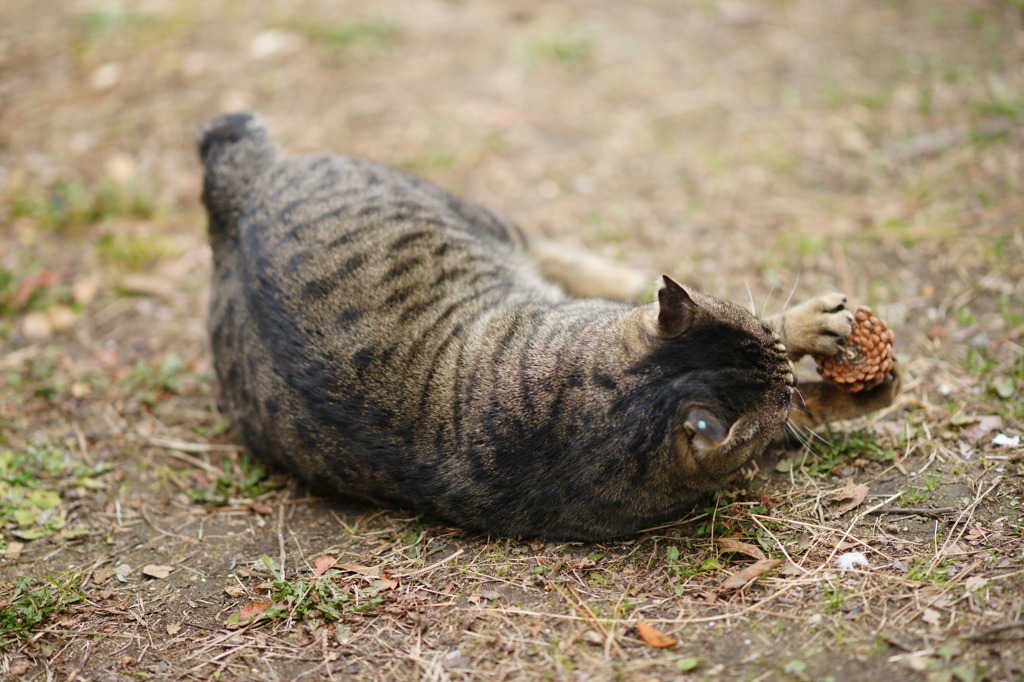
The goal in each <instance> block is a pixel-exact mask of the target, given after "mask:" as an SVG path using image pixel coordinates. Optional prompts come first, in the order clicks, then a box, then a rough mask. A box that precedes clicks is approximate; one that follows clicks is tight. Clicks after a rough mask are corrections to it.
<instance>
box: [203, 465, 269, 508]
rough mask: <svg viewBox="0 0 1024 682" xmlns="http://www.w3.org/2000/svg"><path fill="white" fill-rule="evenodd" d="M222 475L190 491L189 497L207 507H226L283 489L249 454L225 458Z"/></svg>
mask: <svg viewBox="0 0 1024 682" xmlns="http://www.w3.org/2000/svg"><path fill="white" fill-rule="evenodd" d="M221 468H222V469H223V470H224V474H223V475H221V476H218V477H217V478H216V479H214V480H212V481H211V482H210V484H209V486H207V487H206V488H205V489H193V490H190V491H189V496H190V497H192V499H193V500H195V501H196V502H200V503H203V504H206V505H210V506H220V505H225V504H229V503H230V502H231V501H232V500H251V499H254V498H257V497H259V496H260V495H263V494H265V493H268V492H270V491H272V490H278V489H280V488H281V487H282V485H283V484H282V482H281V481H280V480H279V479H277V478H270V477H269V476H268V471H267V469H266V468H265V467H264V466H263V465H262V464H260V463H259V462H258V461H257V460H256V459H254V458H253V457H252V456H251V455H249V453H247V452H241V453H239V455H238V457H237V458H228V457H226V458H224V460H223V462H222V465H221Z"/></svg>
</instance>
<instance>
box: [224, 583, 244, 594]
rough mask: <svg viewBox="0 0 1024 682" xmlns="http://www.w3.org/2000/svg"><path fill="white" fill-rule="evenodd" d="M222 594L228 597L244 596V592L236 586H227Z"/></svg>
mask: <svg viewBox="0 0 1024 682" xmlns="http://www.w3.org/2000/svg"><path fill="white" fill-rule="evenodd" d="M224 593H225V594H227V595H228V596H229V597H244V596H245V590H244V589H242V588H241V587H239V586H238V585H228V586H227V587H225V588H224Z"/></svg>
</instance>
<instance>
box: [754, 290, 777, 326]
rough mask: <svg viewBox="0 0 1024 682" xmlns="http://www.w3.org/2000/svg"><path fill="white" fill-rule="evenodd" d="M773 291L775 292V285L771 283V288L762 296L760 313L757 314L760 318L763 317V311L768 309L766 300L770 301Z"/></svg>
mask: <svg viewBox="0 0 1024 682" xmlns="http://www.w3.org/2000/svg"><path fill="white" fill-rule="evenodd" d="M774 293H775V286H774V285H772V288H771V289H769V290H768V293H767V294H766V295H765V297H764V303H762V304H761V314H760V315H758V317H760V318H761V319H762V320H763V319H764V316H765V315H764V311H766V310H767V309H768V301H770V300H771V299H772V294H774Z"/></svg>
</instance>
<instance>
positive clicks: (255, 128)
mask: <svg viewBox="0 0 1024 682" xmlns="http://www.w3.org/2000/svg"><path fill="white" fill-rule="evenodd" d="M277 156H278V149H277V145H275V144H274V142H273V141H272V140H271V139H270V134H269V133H268V132H267V125H266V122H265V121H264V119H263V117H262V116H260V115H259V114H254V113H239V114H226V115H224V116H220V117H218V118H215V119H213V120H212V121H210V122H209V123H208V124H207V125H206V126H205V127H204V128H203V131H202V133H200V136H199V158H200V159H201V160H202V162H203V167H204V169H205V174H204V176H203V204H204V205H205V206H206V210H207V212H208V213H209V215H210V241H211V242H213V246H214V249H216V248H217V246H218V242H221V241H222V240H225V239H227V240H231V239H233V238H234V236H235V232H236V230H237V229H238V218H239V216H240V215H241V213H242V206H243V205H244V203H245V200H246V198H247V197H248V196H249V193H250V192H251V191H252V188H253V185H254V184H255V182H256V180H257V179H258V178H259V177H260V175H261V174H262V173H263V171H265V170H266V169H267V168H269V167H270V165H271V164H273V163H274V161H275V160H276V159H277Z"/></svg>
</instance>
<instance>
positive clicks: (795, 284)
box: [782, 273, 800, 310]
mask: <svg viewBox="0 0 1024 682" xmlns="http://www.w3.org/2000/svg"><path fill="white" fill-rule="evenodd" d="M798 286H800V274H799V273H797V276H796V280H795V281H794V282H793V288H792V289H790V290H789V296H787V297H786V301H785V302H784V303H783V304H782V309H783V310H787V309H789V304H790V302H791V301H792V300H793V296H795V295H796V289H797V287H798Z"/></svg>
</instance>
